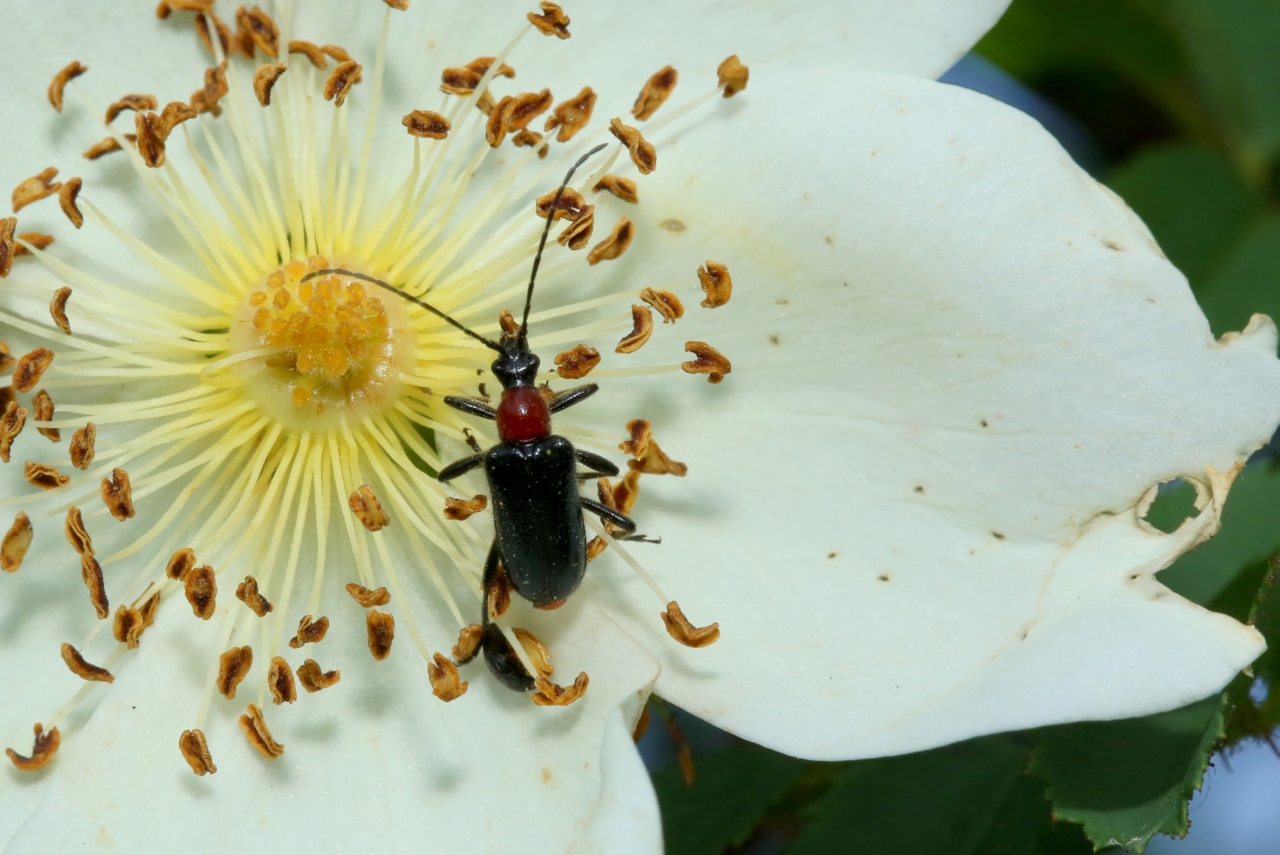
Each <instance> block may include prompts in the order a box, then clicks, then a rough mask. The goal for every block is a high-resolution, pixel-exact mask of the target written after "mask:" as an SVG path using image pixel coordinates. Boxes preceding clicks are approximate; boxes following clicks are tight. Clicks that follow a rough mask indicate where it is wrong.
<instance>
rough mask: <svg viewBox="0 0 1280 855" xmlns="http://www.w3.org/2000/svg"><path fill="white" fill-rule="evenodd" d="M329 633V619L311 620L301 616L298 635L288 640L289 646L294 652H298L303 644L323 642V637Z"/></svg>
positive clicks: (306, 616)
mask: <svg viewBox="0 0 1280 855" xmlns="http://www.w3.org/2000/svg"><path fill="white" fill-rule="evenodd" d="M328 632H329V619H328V618H327V617H320V618H319V619H317V620H314V621H313V620H312V619H311V615H303V617H302V620H300V621H298V633H297V635H295V636H294V637H293V638H291V639H289V646H290V647H292V648H293V649H294V650H298V649H299V648H301V647H302V646H303V645H304V644H319V643H320V642H322V641H324V637H325V635H326V634H328Z"/></svg>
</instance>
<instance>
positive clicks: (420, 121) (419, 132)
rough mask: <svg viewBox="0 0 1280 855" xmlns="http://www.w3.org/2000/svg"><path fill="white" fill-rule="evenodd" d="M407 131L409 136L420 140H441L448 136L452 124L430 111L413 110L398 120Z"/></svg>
mask: <svg viewBox="0 0 1280 855" xmlns="http://www.w3.org/2000/svg"><path fill="white" fill-rule="evenodd" d="M400 124H402V125H404V126H405V127H406V128H408V130H409V136H411V137H419V138H421V139H429V140H442V139H444V138H445V137H447V136H448V135H449V130H450V129H451V128H452V127H453V124H452V123H451V122H450V121H449V120H448V119H446V118H445V117H444V116H442V115H440V114H439V113H435V112H432V111H431V110H414V111H413V112H412V113H410V114H408V115H407V116H405V117H404V118H403V119H401V120H400Z"/></svg>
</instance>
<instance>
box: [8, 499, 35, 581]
mask: <svg viewBox="0 0 1280 855" xmlns="http://www.w3.org/2000/svg"><path fill="white" fill-rule="evenodd" d="M34 533H35V532H33V531H32V530H31V519H30V517H28V516H27V515H26V514H25V513H23V512H22V511H18V515H17V516H16V517H14V520H13V525H11V526H9V530H8V531H7V532H5V535H4V542H3V543H0V570H4V571H5V572H6V573H14V572H16V571H17V569H18V568H19V567H21V566H22V559H23V558H26V556H27V550H28V549H30V548H31V538H32V536H33V535H34Z"/></svg>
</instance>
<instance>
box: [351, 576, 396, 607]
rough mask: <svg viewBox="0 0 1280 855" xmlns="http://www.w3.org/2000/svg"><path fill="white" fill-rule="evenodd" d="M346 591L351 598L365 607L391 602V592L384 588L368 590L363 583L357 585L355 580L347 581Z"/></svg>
mask: <svg viewBox="0 0 1280 855" xmlns="http://www.w3.org/2000/svg"><path fill="white" fill-rule="evenodd" d="M347 593H348V594H350V595H351V599H353V600H355V601H356V602H357V603H359V604H360V605H362V606H364V607H365V608H366V609H369V608H373V607H374V606H385V605H386V604H387V603H389V602H391V594H390V593H388V591H387V589H386V588H376V589H374V590H369V589H368V588H366V587H365V586H364V585H357V584H356V583H355V582H348V583H347Z"/></svg>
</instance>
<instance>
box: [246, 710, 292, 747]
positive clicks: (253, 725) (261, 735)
mask: <svg viewBox="0 0 1280 855" xmlns="http://www.w3.org/2000/svg"><path fill="white" fill-rule="evenodd" d="M240 730H241V731H243V732H244V736H245V739H248V740H249V744H250V745H252V746H253V747H254V748H256V749H258V752H259V753H260V754H262V756H263V757H266V758H267V759H268V760H274V759H275V758H277V757H279V756H280V755H281V754H283V753H284V746H283V745H281V744H280V743H278V742H276V741H275V740H274V739H273V738H272V737H271V731H270V730H268V729H267V722H266V720H265V719H264V718H263V717H262V709H261V708H260V707H258V706H257V705H256V704H249V707H248V709H247V710H246V712H245V714H244V715H242V716H240Z"/></svg>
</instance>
